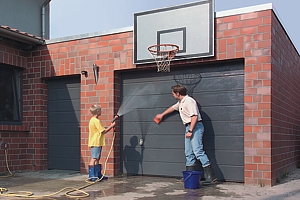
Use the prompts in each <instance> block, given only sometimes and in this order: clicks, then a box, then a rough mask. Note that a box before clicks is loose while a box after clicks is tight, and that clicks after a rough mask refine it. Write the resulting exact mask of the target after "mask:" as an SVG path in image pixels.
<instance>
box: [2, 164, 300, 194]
mask: <svg viewBox="0 0 300 200" xmlns="http://www.w3.org/2000/svg"><path fill="white" fill-rule="evenodd" d="M86 178H87V175H82V174H79V173H76V172H72V171H64V170H63V171H61V170H45V171H38V172H20V173H14V175H13V176H11V177H7V178H3V177H2V178H0V188H5V189H8V191H6V192H3V194H2V196H1V199H28V197H17V195H18V194H21V195H25V194H27V193H20V191H27V192H28V195H31V196H29V198H35V199H59V200H62V199H70V198H74V199H86V200H91V199H96V200H97V199H101V200H103V199H104V200H105V199H107V200H108V199H109V200H111V199H113V200H127V199H128V200H129V199H130V200H131V199H132V200H136V199H146V200H147V199H158V200H160V199H163V200H165V199H172V200H173V199H189V200H193V199H203V200H210V199H259V200H267V199H272V200H273V199H274V200H277V199H278V200H279V199H286V200H294V199H295V200H296V199H297V200H298V199H300V169H297V170H295V171H294V172H291V173H290V174H289V175H288V176H287V177H286V178H285V179H283V180H281V183H279V184H278V185H276V186H274V187H260V186H245V185H244V184H242V183H230V182H222V183H217V184H214V185H211V186H205V187H204V186H201V187H200V189H185V188H184V184H183V182H179V181H178V179H176V178H166V177H149V176H129V177H127V176H119V177H111V178H109V179H108V180H104V181H101V182H97V183H94V184H93V183H88V182H86ZM62 189H63V190H62ZM76 189H81V191H75V192H71V193H68V192H69V191H73V190H76ZM2 190H3V189H2ZM60 190H62V191H60ZM9 193H12V196H8V195H9ZM47 195H50V196H47Z"/></svg>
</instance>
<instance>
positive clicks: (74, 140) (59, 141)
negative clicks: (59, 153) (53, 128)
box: [48, 135, 80, 148]
mask: <svg viewBox="0 0 300 200" xmlns="http://www.w3.org/2000/svg"><path fill="white" fill-rule="evenodd" d="M48 142H49V144H55V145H57V146H64V145H66V143H68V146H69V147H76V148H78V143H80V138H79V137H70V136H69V135H50V136H49V137H48Z"/></svg>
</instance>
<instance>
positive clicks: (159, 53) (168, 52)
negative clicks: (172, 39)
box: [148, 44, 179, 72]
mask: <svg viewBox="0 0 300 200" xmlns="http://www.w3.org/2000/svg"><path fill="white" fill-rule="evenodd" d="M148 51H149V52H150V53H151V55H152V57H153V59H154V60H155V62H156V65H157V72H170V62H171V60H172V59H173V58H174V57H175V55H176V53H177V52H178V51H179V46H177V45H175V44H155V45H152V46H150V47H148Z"/></svg>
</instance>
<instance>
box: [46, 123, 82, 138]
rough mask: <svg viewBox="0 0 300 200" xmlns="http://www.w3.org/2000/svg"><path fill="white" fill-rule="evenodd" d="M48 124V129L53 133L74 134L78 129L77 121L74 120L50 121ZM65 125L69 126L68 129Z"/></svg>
mask: <svg viewBox="0 0 300 200" xmlns="http://www.w3.org/2000/svg"><path fill="white" fill-rule="evenodd" d="M48 125H49V127H48V131H49V132H51V133H52V134H53V135H75V134H76V133H78V131H79V126H78V123H75V122H68V123H67V124H66V123H61V122H56V123H50V124H48ZM66 126H68V127H69V128H68V130H66ZM52 134H51V135H52Z"/></svg>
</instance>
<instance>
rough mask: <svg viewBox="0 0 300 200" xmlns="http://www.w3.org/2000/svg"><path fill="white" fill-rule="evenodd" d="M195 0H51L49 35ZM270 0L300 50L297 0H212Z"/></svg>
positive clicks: (120, 24) (231, 4) (220, 7)
mask: <svg viewBox="0 0 300 200" xmlns="http://www.w3.org/2000/svg"><path fill="white" fill-rule="evenodd" d="M195 1H196V0H52V1H51V2H50V39H54V38H61V37H66V36H73V35H79V34H86V33H93V32H102V31H108V30H113V29H119V28H125V27H130V26H133V14H134V13H138V12H143V11H148V10H154V9H159V8H165V7H169V6H174V5H180V4H186V3H191V2H195ZM266 3H273V7H275V11H276V13H277V15H278V17H279V19H280V21H281V23H282V24H283V26H284V27H285V30H286V31H287V33H288V35H289V36H290V38H291V40H292V41H293V43H294V45H295V46H296V48H297V50H298V52H300V34H299V33H300V26H299V25H297V23H298V22H297V21H298V20H297V19H299V7H300V0H249V1H247V0H215V11H216V12H220V11H225V10H231V9H236V8H243V7H247V6H255V5H260V4H266Z"/></svg>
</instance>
